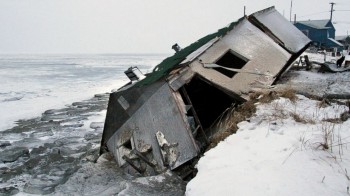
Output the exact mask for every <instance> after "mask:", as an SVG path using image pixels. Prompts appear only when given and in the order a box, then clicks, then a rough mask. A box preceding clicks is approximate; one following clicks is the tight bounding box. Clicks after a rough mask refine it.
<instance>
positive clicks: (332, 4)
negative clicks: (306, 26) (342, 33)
mask: <svg viewBox="0 0 350 196" xmlns="http://www.w3.org/2000/svg"><path fill="white" fill-rule="evenodd" d="M329 4H331V19H330V21H331V22H332V18H333V11H334V10H333V6H334V4H335V3H333V2H332V3H329Z"/></svg>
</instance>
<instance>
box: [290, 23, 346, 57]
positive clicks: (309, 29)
mask: <svg viewBox="0 0 350 196" xmlns="http://www.w3.org/2000/svg"><path fill="white" fill-rule="evenodd" d="M294 25H295V26H296V27H297V28H298V29H299V30H300V31H301V32H303V33H304V34H305V35H306V36H307V37H309V39H311V40H312V42H313V44H314V45H315V46H316V47H319V48H322V49H329V48H336V49H337V50H338V51H339V50H343V49H344V47H343V44H341V43H339V42H338V41H336V40H335V28H334V26H333V24H332V22H331V21H330V20H329V19H327V20H307V21H297V22H296V23H295V24H294Z"/></svg>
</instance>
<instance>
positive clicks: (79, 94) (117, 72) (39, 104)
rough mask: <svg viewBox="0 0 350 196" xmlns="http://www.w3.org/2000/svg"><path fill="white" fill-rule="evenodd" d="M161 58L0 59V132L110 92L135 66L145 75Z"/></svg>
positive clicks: (30, 56) (150, 56)
mask: <svg viewBox="0 0 350 196" xmlns="http://www.w3.org/2000/svg"><path fill="white" fill-rule="evenodd" d="M162 58H164V56H163V55H115V54H105V55H0V78H1V85H0V108H1V112H0V132H1V131H3V130H5V129H8V128H11V127H13V126H14V125H15V121H16V120H19V119H28V118H31V117H35V116H39V115H40V114H41V113H42V112H44V111H45V110H47V109H52V108H56V109H58V108H62V107H64V106H65V105H67V104H71V103H72V102H74V101H81V100H85V99H88V98H91V97H92V96H93V95H94V94H97V93H105V92H110V91H111V90H112V89H115V88H118V87H120V86H121V85H123V84H125V83H126V82H127V81H128V80H129V79H128V78H127V77H126V76H125V74H124V71H125V70H126V69H127V68H128V67H130V66H138V67H139V68H140V69H141V71H142V72H143V73H147V72H149V71H150V70H151V68H152V67H153V66H155V65H156V64H157V63H159V62H160V61H161V60H162Z"/></svg>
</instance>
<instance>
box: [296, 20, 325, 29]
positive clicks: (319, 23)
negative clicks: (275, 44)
mask: <svg viewBox="0 0 350 196" xmlns="http://www.w3.org/2000/svg"><path fill="white" fill-rule="evenodd" d="M328 22H329V19H326V20H306V21H297V23H300V24H303V25H306V26H309V27H312V28H315V29H328V28H330V27H327V24H328Z"/></svg>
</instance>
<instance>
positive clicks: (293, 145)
mask: <svg viewBox="0 0 350 196" xmlns="http://www.w3.org/2000/svg"><path fill="white" fill-rule="evenodd" d="M317 103H318V102H317V101H314V100H310V99H307V98H305V97H303V96H299V100H298V101H297V102H296V103H295V104H293V103H292V102H290V101H289V100H287V99H284V98H280V99H278V100H275V101H273V102H272V103H270V104H265V105H258V107H257V108H258V110H257V112H256V115H255V116H254V117H252V118H251V121H250V122H247V121H245V122H241V123H239V125H238V126H239V130H238V132H237V134H234V135H231V136H229V137H228V138H226V139H225V140H224V141H222V142H220V143H219V144H218V146H217V147H216V148H214V149H212V150H210V151H208V152H206V153H205V155H204V157H203V158H201V159H200V161H199V162H198V165H197V168H198V174H197V176H196V177H195V178H194V179H193V180H191V181H190V182H189V183H188V185H187V190H186V195H346V194H347V187H348V186H349V178H348V177H349V176H348V174H347V170H349V169H350V159H349V158H348V157H350V149H349V148H348V147H347V143H349V142H350V132H349V130H350V129H349V128H350V120H348V121H346V122H344V123H342V124H333V123H329V122H324V121H322V119H324V118H335V117H339V115H340V114H341V113H342V112H344V111H347V107H345V106H338V105H332V106H328V107H326V108H318V106H317ZM291 113H295V114H298V115H300V116H302V118H304V119H309V120H312V121H314V122H315V124H312V123H307V124H302V123H298V122H296V121H295V120H293V118H292V117H291V115H290V114H291ZM326 131H329V132H331V134H330V138H329V139H330V141H329V142H328V143H329V145H330V146H331V147H330V149H328V150H323V149H322V146H321V144H322V143H324V135H325V132H326Z"/></svg>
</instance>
